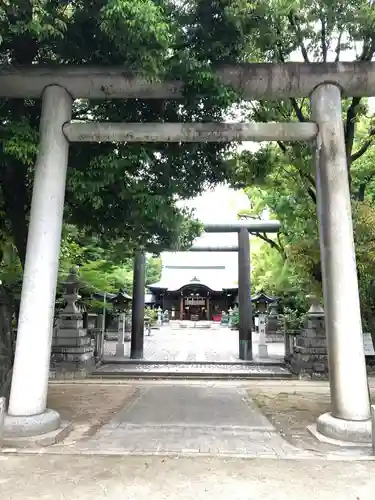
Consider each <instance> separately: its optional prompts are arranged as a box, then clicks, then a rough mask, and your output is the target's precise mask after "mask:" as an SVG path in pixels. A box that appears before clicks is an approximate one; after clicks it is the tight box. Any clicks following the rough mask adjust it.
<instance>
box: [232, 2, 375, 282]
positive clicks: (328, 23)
mask: <svg viewBox="0 0 375 500" xmlns="http://www.w3.org/2000/svg"><path fill="white" fill-rule="evenodd" d="M255 8H256V10H257V12H263V16H261V20H260V21H259V24H258V27H257V29H255V30H253V31H252V33H251V34H250V37H249V44H250V45H252V46H253V49H254V51H255V52H256V53H257V54H258V57H260V58H261V59H263V60H264V61H267V62H270V61H274V62H286V61H289V60H291V59H292V58H296V57H297V58H298V59H300V60H303V61H305V62H307V63H309V62H317V61H320V62H327V61H331V60H335V61H340V60H341V59H342V58H344V59H347V58H348V55H349V56H352V57H353V58H355V59H358V60H361V61H370V60H372V58H373V56H374V52H375V34H374V33H375V31H374V27H375V6H374V5H373V3H369V2H367V1H365V0H353V1H350V2H345V3H343V2H342V1H341V0H333V1H330V2H316V1H315V0H309V1H308V2H301V1H299V0H295V1H292V2H290V1H286V0H281V1H280V0H275V1H272V0H271V2H269V1H267V2H263V1H260V2H257V4H256V7H255ZM236 9H237V15H239V16H246V15H248V14H249V6H248V4H247V2H241V1H240V0H239V1H238V2H236ZM252 10H253V8H250V14H249V15H253V14H252ZM348 51H349V52H348ZM350 51H351V53H352V54H350ZM353 54H354V55H353ZM243 111H244V113H245V114H246V115H247V118H248V119H250V120H254V121H296V120H297V121H300V122H303V121H306V120H309V117H310V108H309V102H308V100H307V99H289V100H287V101H283V102H270V101H261V102H252V103H250V104H248V105H246V106H244V108H243ZM343 122H344V127H345V145H346V154H347V159H348V176H349V182H350V187H351V193H352V198H353V202H354V203H353V215H354V222H355V224H356V241H357V246H361V245H362V244H363V242H364V241H365V240H366V238H365V237H364V232H366V231H369V229H370V228H369V227H367V226H366V224H365V222H364V219H363V211H365V212H366V214H367V219H366V220H369V212H370V211H371V210H372V209H373V208H372V203H373V199H374V197H373V193H374V172H375V171H374V168H373V159H375V157H374V154H375V153H374V148H373V140H374V134H375V130H374V126H373V123H374V117H373V116H372V114H371V112H370V109H369V106H368V102H367V100H366V99H360V98H351V99H347V100H345V101H344V102H343ZM229 163H230V164H231V168H232V172H233V176H232V183H233V185H234V186H236V187H244V188H245V189H246V191H247V193H248V196H249V198H250V204H251V206H250V209H249V211H247V212H246V211H245V213H242V214H240V216H242V217H243V216H245V217H249V216H250V217H261V216H262V214H263V211H264V210H268V211H269V212H270V213H271V214H272V216H274V217H276V218H278V219H280V220H281V223H282V231H281V234H280V235H279V237H278V239H275V238H273V237H269V236H268V235H260V238H261V239H263V241H265V242H267V243H268V244H269V245H270V246H271V247H272V248H273V249H274V251H277V252H278V254H279V257H280V258H281V261H280V263H283V265H284V264H285V263H286V264H287V265H288V266H290V265H291V264H293V266H294V267H296V269H298V272H299V275H300V277H302V276H303V277H304V279H305V278H306V277H308V279H309V282H310V285H309V286H310V287H311V286H315V285H314V284H312V285H311V280H313V282H316V283H317V284H318V285H319V283H320V282H321V270H320V255H319V253H320V252H319V244H318V241H319V240H318V228H317V223H316V191H315V166H314V164H313V160H312V154H311V149H310V147H309V146H308V145H306V144H301V143H293V144H287V143H277V144H276V145H275V144H266V145H262V147H261V148H260V149H259V150H257V151H255V152H249V151H245V152H243V153H241V154H239V155H235V157H234V159H232V160H231V161H230V162H229ZM357 202H358V203H357ZM363 202H367V204H366V205H363ZM369 203H370V204H369ZM365 226H366V227H367V229H366V230H365ZM359 233H361V236H360V235H359ZM368 234H371V231H370V233H368ZM361 242H362V243H361ZM363 250H364V251H362V250H359V252H360V253H361V252H362V255H366V254H367V253H366V250H365V249H363ZM367 255H368V254H367ZM275 258H276V257H275ZM367 265H369V263H368V262H367V264H366V266H367ZM366 266H365V267H366ZM360 269H361V266H360V265H359V270H360ZM363 272H365V271H364V268H363V266H362V271H361V270H360V274H362V273H363ZM366 272H367V271H366ZM313 282H312V283H313Z"/></svg>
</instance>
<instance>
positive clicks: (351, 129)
mask: <svg viewBox="0 0 375 500" xmlns="http://www.w3.org/2000/svg"><path fill="white" fill-rule="evenodd" d="M360 102H361V97H353V98H352V102H351V104H350V106H349V107H348V111H347V112H346V124H345V149H346V158H347V162H348V174H349V171H350V161H351V154H352V149H353V144H354V135H355V119H356V116H357V106H358V105H359V103H360Z"/></svg>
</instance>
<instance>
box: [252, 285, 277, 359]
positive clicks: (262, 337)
mask: <svg viewBox="0 0 375 500" xmlns="http://www.w3.org/2000/svg"><path fill="white" fill-rule="evenodd" d="M272 300H273V299H272V298H271V297H269V296H268V295H266V294H265V293H263V292H261V293H259V294H258V295H256V296H255V297H253V298H252V299H251V301H252V302H253V303H254V304H255V306H256V308H257V311H258V325H259V326H258V328H259V348H258V356H259V357H260V358H267V357H268V348H267V344H266V323H267V314H266V312H267V305H268V304H269V303H270V302H272Z"/></svg>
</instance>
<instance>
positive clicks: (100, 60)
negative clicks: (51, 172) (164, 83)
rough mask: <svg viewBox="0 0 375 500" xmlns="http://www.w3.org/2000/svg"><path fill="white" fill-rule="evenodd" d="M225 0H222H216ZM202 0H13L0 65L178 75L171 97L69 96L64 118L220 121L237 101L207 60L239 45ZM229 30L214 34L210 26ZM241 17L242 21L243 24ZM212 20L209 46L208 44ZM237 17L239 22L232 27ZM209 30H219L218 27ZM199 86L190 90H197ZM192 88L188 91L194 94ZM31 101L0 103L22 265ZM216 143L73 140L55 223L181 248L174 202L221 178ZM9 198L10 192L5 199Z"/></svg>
mask: <svg viewBox="0 0 375 500" xmlns="http://www.w3.org/2000/svg"><path fill="white" fill-rule="evenodd" d="M219 3H220V5H223V6H225V5H227V4H228V5H229V4H230V2H219ZM217 4H218V3H217V2H211V3H210V6H211V7H210V9H211V10H210V9H208V10H207V9H204V8H203V5H204V3H203V2H202V1H198V0H197V1H190V2H188V3H187V5H186V8H181V7H180V6H179V5H176V4H175V3H174V2H168V1H167V0H165V1H162V0H159V1H152V0H99V1H98V0H95V1H94V0H87V1H83V0H72V1H71V2H60V1H58V0H49V1H47V2H46V1H45V0H33V1H32V2H31V1H27V0H14V1H12V2H9V3H3V4H2V15H0V32H1V33H2V37H3V40H2V45H1V46H0V49H1V50H2V54H1V60H0V62H1V63H2V64H3V65H5V66H7V65H12V66H13V65H28V64H52V65H56V64H97V65H104V66H106V65H120V66H123V67H124V70H126V71H128V70H131V71H136V72H138V73H141V74H142V75H144V76H145V77H146V78H152V79H165V78H170V79H176V78H183V79H184V80H185V81H186V84H187V85H186V89H185V99H184V101H183V102H182V103H180V102H177V101H164V100H152V101H150V100H148V101H147V100H136V101H116V102H113V101H111V100H108V101H100V102H98V101H78V102H76V103H75V105H74V110H73V115H74V118H79V119H90V120H112V121H141V122H142V121H147V122H163V121H177V122H178V121H190V120H193V121H201V120H207V119H210V120H211V119H220V118H221V117H222V115H223V112H224V111H225V110H226V109H227V108H228V107H229V106H230V105H231V104H232V103H233V102H235V101H236V99H237V98H238V96H237V94H236V93H235V92H233V91H232V90H231V89H226V88H224V87H223V86H222V85H220V84H219V83H218V82H217V80H216V78H215V77H214V76H213V73H212V67H213V65H214V64H217V63H218V62H220V61H223V60H226V58H229V57H231V56H232V55H233V58H234V60H235V59H236V57H237V58H239V57H240V53H241V51H242V50H243V48H242V45H241V44H242V41H241V22H239V23H238V22H235V20H234V18H233V17H231V16H230V15H229V13H227V14H226V15H225V16H224V17H225V19H224V20H222V19H219V20H218V21H217V22H214V23H213V21H212V18H211V17H210V12H211V11H212V9H213V8H216V7H215V6H216V5H217ZM222 22H224V23H225V26H227V27H229V26H231V27H232V32H233V33H237V37H234V38H233V40H229V42H228V40H225V39H224V37H223V36H222V33H220V32H219V28H220V26H221V23H222ZM246 22H248V21H246ZM215 23H216V28H215V29H216V31H215V33H216V35H217V41H216V42H215V52H213V50H212V45H211V44H210V43H208V39H207V37H209V36H210V34H209V33H210V29H211V28H212V29H213V26H212V25H213V24H215ZM238 24H239V25H238ZM219 35H220V36H219ZM198 91H199V92H198ZM198 94H199V95H200V97H197V96H198ZM39 117H40V102H39V101H30V100H21V99H18V100H15V99H13V100H5V99H4V100H2V101H1V109H0V139H1V142H2V150H1V153H0V159H1V165H2V168H1V171H0V191H1V199H0V204H1V205H0V207H1V209H2V211H3V214H4V220H3V224H4V226H6V229H7V231H8V232H9V234H10V235H11V236H12V238H13V240H14V243H15V245H16V247H17V249H18V252H19V256H20V259H21V262H22V263H23V262H24V258H25V248H26V237H27V225H28V213H29V207H30V187H31V185H32V178H33V165H34V163H35V156H36V152H37V141H38V122H39ZM226 148H227V146H226V145H219V144H190V145H185V144H184V145H180V144H95V145H92V144H90V145H88V144H80V145H72V146H71V148H70V157H69V166H70V168H69V173H68V185H67V193H66V213H65V220H66V221H67V222H68V223H70V224H73V225H75V226H77V227H78V228H83V229H85V231H86V232H91V234H93V235H97V236H98V237H100V238H101V239H103V240H108V238H110V239H111V240H113V239H120V240H122V241H127V246H128V248H135V247H139V246H141V247H144V248H146V249H147V250H150V251H151V252H154V251H155V252H158V251H160V250H161V249H164V248H180V247H184V246H186V245H189V244H190V242H191V241H192V239H193V238H194V237H195V236H196V235H197V234H198V233H199V230H200V227H199V225H198V224H197V223H196V222H195V221H192V220H191V217H192V214H191V213H190V212H188V211H186V210H181V209H178V208H177V207H176V200H177V199H179V198H189V197H191V196H195V195H197V194H198V193H200V192H201V190H202V189H203V188H205V187H207V186H210V185H214V184H215V183H217V182H220V181H223V180H224V179H225V178H226V176H227V170H226V163H225V162H223V161H222V153H223V152H224V151H225V150H226ZM15 195H16V196H15Z"/></svg>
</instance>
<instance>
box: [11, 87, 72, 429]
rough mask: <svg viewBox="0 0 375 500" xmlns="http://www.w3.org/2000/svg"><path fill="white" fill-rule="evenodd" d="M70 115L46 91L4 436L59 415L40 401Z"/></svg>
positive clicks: (52, 90)
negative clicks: (65, 131) (65, 132)
mask: <svg viewBox="0 0 375 500" xmlns="http://www.w3.org/2000/svg"><path fill="white" fill-rule="evenodd" d="M71 111H72V98H71V97H70V95H69V94H68V92H67V91H66V90H65V89H63V88H62V87H59V86H56V85H53V86H49V87H46V89H45V90H44V92H43V103H42V115H41V122H40V144H39V154H38V158H37V162H36V166H35V176H34V187H33V195H32V202H31V213H30V225H29V234H28V239H27V253H26V262H25V269H24V275H23V285H22V295H21V308H20V313H19V321H18V332H17V346H16V353H15V360H14V367H13V378H12V387H11V393H10V400H9V407H8V413H7V415H6V417H5V438H6V437H13V436H17V437H27V436H32V435H39V434H45V433H48V432H52V431H54V430H56V429H58V428H59V427H60V415H59V414H58V413H57V412H56V411H54V410H49V409H46V403H47V389H48V375H49V367H50V356H51V342H52V324H53V316H54V310H55V296H56V283H57V275H58V269H59V254H60V242H61V230H62V223H63V210H64V198H65V182H66V171H67V164H68V150H69V143H68V141H67V140H66V138H65V136H64V134H63V131H62V126H63V124H64V123H66V122H68V121H69V120H70V119H71Z"/></svg>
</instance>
